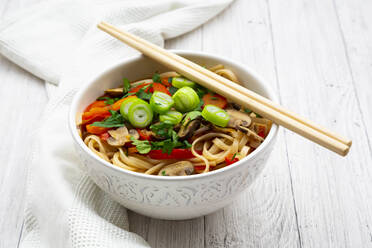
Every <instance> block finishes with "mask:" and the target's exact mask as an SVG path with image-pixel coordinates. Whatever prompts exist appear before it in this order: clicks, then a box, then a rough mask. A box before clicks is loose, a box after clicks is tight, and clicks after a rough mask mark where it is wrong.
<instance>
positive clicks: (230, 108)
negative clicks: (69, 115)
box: [78, 65, 272, 176]
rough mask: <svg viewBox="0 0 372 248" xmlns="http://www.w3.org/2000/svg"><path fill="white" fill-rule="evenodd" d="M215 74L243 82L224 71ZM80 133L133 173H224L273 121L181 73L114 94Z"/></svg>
mask: <svg viewBox="0 0 372 248" xmlns="http://www.w3.org/2000/svg"><path fill="white" fill-rule="evenodd" d="M210 70H211V71H213V72H215V73H217V74H219V75H221V76H223V77H226V78H228V79H230V80H231V81H233V82H235V83H239V81H238V79H237V77H236V75H235V74H234V73H233V72H232V71H231V70H229V69H225V68H224V66H223V65H217V66H214V67H212V68H210ZM80 119H81V120H80V122H79V123H78V130H79V131H80V136H81V137H82V139H83V140H84V143H85V144H86V145H87V146H88V147H89V149H91V150H92V151H93V152H94V153H95V154H96V155H97V156H99V157H101V158H102V159H104V160H106V161H108V162H110V163H112V164H113V165H115V166H118V167H121V168H124V169H126V170H130V171H134V172H139V173H145V174H150V175H159V176H185V175H192V174H199V173H206V172H209V171H213V170H218V169H220V168H223V167H225V166H233V164H234V163H235V162H237V161H239V160H241V159H243V158H244V157H246V156H247V155H248V154H250V153H251V152H253V151H254V150H255V149H256V148H257V147H258V146H259V145H260V144H261V143H262V142H263V141H264V139H265V138H266V136H267V135H268V133H269V131H270V128H271V125H272V122H271V121H270V120H267V119H265V118H262V117H261V116H259V115H258V114H256V113H254V112H252V111H251V110H249V109H246V108H242V107H241V106H239V105H237V104H235V103H232V102H229V101H228V100H227V99H226V98H224V97H223V96H221V95H218V94H216V93H214V92H212V91H210V90H208V89H206V88H203V87H202V86H200V85H198V84H197V83H195V82H193V81H191V80H189V79H187V78H185V77H182V76H181V75H179V74H177V73H176V72H165V73H161V74H157V73H156V74H154V76H153V77H152V78H151V79H145V80H140V81H136V82H129V81H128V80H127V79H125V78H124V79H123V82H122V85H121V86H120V87H118V88H113V89H107V90H105V92H102V96H100V97H98V98H97V99H96V100H95V101H94V102H92V103H91V104H90V105H89V106H87V107H86V108H85V110H84V112H83V113H82V114H81V118H80Z"/></svg>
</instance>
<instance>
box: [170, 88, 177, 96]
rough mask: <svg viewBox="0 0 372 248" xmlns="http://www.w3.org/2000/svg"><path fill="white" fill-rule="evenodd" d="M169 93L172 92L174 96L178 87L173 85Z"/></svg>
mask: <svg viewBox="0 0 372 248" xmlns="http://www.w3.org/2000/svg"><path fill="white" fill-rule="evenodd" d="M168 90H169V93H171V95H172V96H173V94H174V93H176V91H177V90H178V88H176V87H174V86H171V87H169V89H168Z"/></svg>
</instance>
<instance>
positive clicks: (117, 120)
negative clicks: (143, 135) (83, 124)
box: [91, 110, 124, 127]
mask: <svg viewBox="0 0 372 248" xmlns="http://www.w3.org/2000/svg"><path fill="white" fill-rule="evenodd" d="M109 111H110V113H111V116H110V117H108V118H107V119H106V120H103V121H96V122H93V124H91V125H92V126H95V127H122V126H124V118H123V116H122V115H121V114H119V113H118V112H116V111H113V110H109Z"/></svg>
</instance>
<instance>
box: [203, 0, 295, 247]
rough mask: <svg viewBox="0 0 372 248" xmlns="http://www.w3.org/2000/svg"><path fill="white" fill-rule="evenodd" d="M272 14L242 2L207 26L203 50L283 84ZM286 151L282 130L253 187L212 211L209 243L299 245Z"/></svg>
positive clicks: (257, 3) (208, 223)
mask: <svg viewBox="0 0 372 248" xmlns="http://www.w3.org/2000/svg"><path fill="white" fill-rule="evenodd" d="M243 9H244V11H239V10H243ZM267 13H268V12H267V6H266V4H265V2H264V1H260V0H257V1H236V2H235V3H234V4H233V5H232V6H231V7H230V8H229V9H228V10H226V11H225V12H224V13H223V14H222V15H220V16H219V17H217V18H216V19H214V20H213V21H212V22H211V23H210V24H207V25H206V26H205V28H204V32H203V50H204V51H206V52H211V53H217V54H220V55H223V56H226V57H229V58H232V59H236V60H238V61H240V62H242V63H244V64H246V65H247V66H250V67H252V68H253V69H254V70H256V71H257V72H258V73H260V74H261V75H263V77H264V78H265V79H266V80H267V83H269V84H271V87H273V88H274V89H277V85H276V75H275V65H274V63H273V49H272V48H273V46H272V43H271V38H270V37H271V33H270V23H269V20H268V14H267ZM225 25H226V26H225ZM226 27H229V28H226ZM224 37H228V38H226V39H225V38H224ZM286 154H287V152H286V146H285V143H284V139H283V137H282V135H281V134H280V135H279V139H278V141H277V146H276V148H275V150H274V152H273V154H272V155H271V158H270V160H269V161H268V164H267V168H266V169H265V170H264V172H263V174H262V175H261V176H260V177H259V178H258V179H257V181H256V182H255V183H254V184H253V185H252V187H251V188H250V189H249V190H247V191H246V192H244V193H243V194H242V195H241V197H240V198H239V199H237V200H236V201H235V202H234V203H233V204H231V205H230V206H229V207H227V208H225V209H223V210H221V211H219V212H217V213H215V214H213V215H210V216H206V220H205V222H206V247H273V246H279V247H298V246H299V243H300V242H299V236H298V231H297V223H296V214H295V210H294V202H293V197H292V190H291V182H290V178H289V171H288V169H289V168H288V159H287V156H286Z"/></svg>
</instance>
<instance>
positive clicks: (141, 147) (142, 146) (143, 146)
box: [130, 137, 151, 154]
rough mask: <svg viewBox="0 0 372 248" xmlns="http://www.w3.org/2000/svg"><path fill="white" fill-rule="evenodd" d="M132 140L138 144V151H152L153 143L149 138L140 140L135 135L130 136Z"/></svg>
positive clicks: (134, 143) (144, 152) (142, 152)
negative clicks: (151, 143)
mask: <svg viewBox="0 0 372 248" xmlns="http://www.w3.org/2000/svg"><path fill="white" fill-rule="evenodd" d="M130 140H131V141H132V144H133V145H135V146H136V148H137V151H138V152H139V153H140V154H146V153H149V152H150V151H151V145H150V142H149V141H148V140H138V139H135V138H134V137H130Z"/></svg>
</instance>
